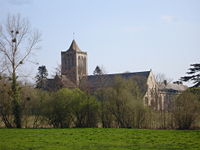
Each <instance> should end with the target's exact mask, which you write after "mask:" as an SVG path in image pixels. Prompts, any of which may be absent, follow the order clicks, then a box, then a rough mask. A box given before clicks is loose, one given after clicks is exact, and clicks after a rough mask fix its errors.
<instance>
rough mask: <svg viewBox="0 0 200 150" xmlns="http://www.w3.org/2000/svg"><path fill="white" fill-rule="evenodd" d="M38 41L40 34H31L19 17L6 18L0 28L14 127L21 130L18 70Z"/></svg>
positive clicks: (1, 51) (28, 27) (27, 23)
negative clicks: (5, 21)
mask: <svg viewBox="0 0 200 150" xmlns="http://www.w3.org/2000/svg"><path fill="white" fill-rule="evenodd" d="M39 41H40V34H39V33H38V32H32V31H31V29H30V24H29V22H28V21H27V20H26V19H22V18H21V17H20V15H16V16H15V15H13V16H8V18H7V23H6V24H5V25H2V26H0V54H1V55H2V57H3V58H4V59H3V60H5V65H6V68H7V72H8V73H9V75H10V78H11V80H12V85H11V100H12V112H13V115H14V124H15V127H17V128H21V108H20V92H19V91H20V88H19V86H18V83H17V79H18V72H17V71H18V68H19V67H20V66H22V65H23V64H25V62H26V61H27V59H28V57H29V56H30V54H31V53H32V51H33V50H34V49H36V48H38V47H37V45H38V42H39Z"/></svg>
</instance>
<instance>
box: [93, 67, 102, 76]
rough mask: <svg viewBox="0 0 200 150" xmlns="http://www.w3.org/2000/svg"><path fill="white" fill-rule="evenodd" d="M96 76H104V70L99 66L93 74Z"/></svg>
mask: <svg viewBox="0 0 200 150" xmlns="http://www.w3.org/2000/svg"><path fill="white" fill-rule="evenodd" d="M93 74H94V75H102V74H103V71H102V69H101V68H100V67H99V66H96V68H95V70H94V72H93Z"/></svg>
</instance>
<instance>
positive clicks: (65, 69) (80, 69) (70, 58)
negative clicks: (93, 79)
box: [61, 40, 87, 85]
mask: <svg viewBox="0 0 200 150" xmlns="http://www.w3.org/2000/svg"><path fill="white" fill-rule="evenodd" d="M61 74H62V75H66V76H67V78H68V79H70V80H71V81H72V82H73V83H75V84H76V85H78V84H79V81H80V80H81V79H82V77H84V76H86V75H87V52H83V51H81V50H80V48H79V47H78V45H77V44H76V41H75V40H73V41H72V43H71V45H70V47H69V49H68V50H67V51H64V52H63V51H62V52H61Z"/></svg>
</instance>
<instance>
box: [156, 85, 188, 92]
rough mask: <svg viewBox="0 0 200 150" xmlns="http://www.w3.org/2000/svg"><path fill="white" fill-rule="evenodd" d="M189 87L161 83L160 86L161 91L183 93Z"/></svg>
mask: <svg viewBox="0 0 200 150" xmlns="http://www.w3.org/2000/svg"><path fill="white" fill-rule="evenodd" d="M187 88H188V87H187V86H186V85H183V84H175V83H166V84H165V83H161V84H159V90H160V91H165V92H182V91H185V90H186V89H187Z"/></svg>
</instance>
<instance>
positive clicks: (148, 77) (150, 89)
mask: <svg viewBox="0 0 200 150" xmlns="http://www.w3.org/2000/svg"><path fill="white" fill-rule="evenodd" d="M116 76H120V77H121V78H124V79H133V80H134V81H135V82H136V83H137V84H138V86H140V89H142V93H143V95H144V98H143V100H144V104H145V105H147V106H154V108H155V109H156V110H164V109H166V108H167V107H169V105H170V96H172V95H175V94H179V93H180V92H182V91H184V90H185V89H186V87H185V86H183V85H178V84H173V83H165V84H164V83H163V84H159V86H158V84H157V83H156V80H155V77H154V75H153V73H152V71H151V70H150V71H143V72H130V73H118V74H102V75H88V72H87V53H86V52H84V51H82V50H81V49H80V48H79V47H78V45H77V43H76V41H75V40H73V41H72V43H71V45H70V47H69V49H68V50H66V51H62V52H61V75H56V76H55V78H54V79H48V82H47V90H57V89H59V88H80V87H81V85H87V88H88V89H89V90H90V91H95V90H97V89H98V88H102V87H109V86H112V85H113V83H114V80H115V77H116Z"/></svg>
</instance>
